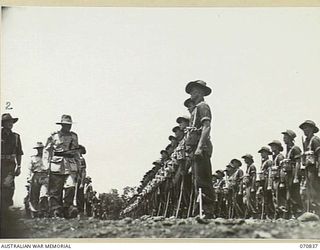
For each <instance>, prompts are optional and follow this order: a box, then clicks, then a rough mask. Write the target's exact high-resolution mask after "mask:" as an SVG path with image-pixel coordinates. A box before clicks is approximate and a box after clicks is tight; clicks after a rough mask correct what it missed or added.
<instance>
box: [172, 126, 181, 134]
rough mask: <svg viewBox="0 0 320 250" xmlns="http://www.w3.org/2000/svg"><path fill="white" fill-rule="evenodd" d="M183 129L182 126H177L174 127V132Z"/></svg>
mask: <svg viewBox="0 0 320 250" xmlns="http://www.w3.org/2000/svg"><path fill="white" fill-rule="evenodd" d="M179 130H181V128H180V127H179V126H175V127H174V128H173V129H172V132H173V133H175V132H176V131H179Z"/></svg>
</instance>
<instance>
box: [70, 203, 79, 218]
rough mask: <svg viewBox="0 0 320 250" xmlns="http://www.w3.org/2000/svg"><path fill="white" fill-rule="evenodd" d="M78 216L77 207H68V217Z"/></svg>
mask: <svg viewBox="0 0 320 250" xmlns="http://www.w3.org/2000/svg"><path fill="white" fill-rule="evenodd" d="M77 216H78V209H77V208H76V207H74V206H70V207H69V208H68V218H76V217H77Z"/></svg>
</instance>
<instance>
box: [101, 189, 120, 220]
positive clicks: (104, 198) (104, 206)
mask: <svg viewBox="0 0 320 250" xmlns="http://www.w3.org/2000/svg"><path fill="white" fill-rule="evenodd" d="M99 199H100V203H101V213H100V214H101V218H102V219H108V220H116V219H119V217H120V211H121V208H122V207H123V203H124V201H123V199H122V197H120V196H119V193H118V190H117V189H111V192H110V193H101V194H100V195H99Z"/></svg>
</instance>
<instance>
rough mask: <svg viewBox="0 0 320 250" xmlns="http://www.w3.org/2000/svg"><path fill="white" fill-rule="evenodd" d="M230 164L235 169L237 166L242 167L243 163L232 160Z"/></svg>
mask: <svg viewBox="0 0 320 250" xmlns="http://www.w3.org/2000/svg"><path fill="white" fill-rule="evenodd" d="M230 164H231V165H233V166H234V167H235V165H236V164H238V166H239V167H241V166H242V162H241V161H240V160H238V159H232V160H231V161H230Z"/></svg>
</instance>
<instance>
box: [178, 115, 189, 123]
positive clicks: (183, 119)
mask: <svg viewBox="0 0 320 250" xmlns="http://www.w3.org/2000/svg"><path fill="white" fill-rule="evenodd" d="M176 121H177V123H179V124H180V123H182V122H183V121H186V122H189V121H190V118H189V116H179V117H178V118H177V120H176Z"/></svg>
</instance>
